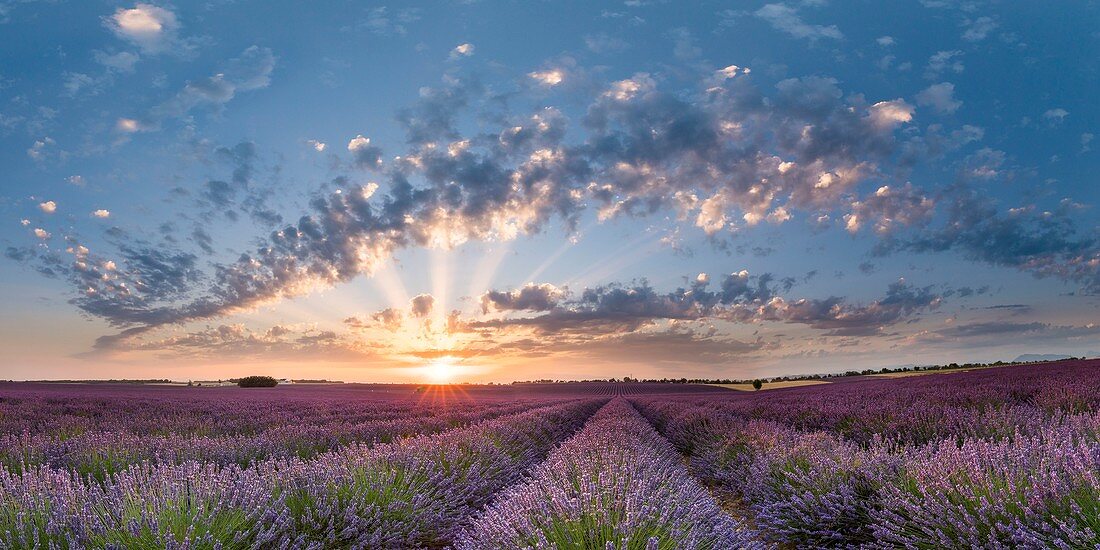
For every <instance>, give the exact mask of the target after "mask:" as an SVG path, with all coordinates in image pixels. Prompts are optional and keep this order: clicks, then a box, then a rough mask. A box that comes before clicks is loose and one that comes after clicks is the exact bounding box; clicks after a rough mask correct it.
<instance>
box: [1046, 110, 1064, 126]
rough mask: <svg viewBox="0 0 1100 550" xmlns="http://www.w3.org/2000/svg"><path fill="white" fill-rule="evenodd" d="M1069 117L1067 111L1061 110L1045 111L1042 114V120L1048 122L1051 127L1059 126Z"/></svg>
mask: <svg viewBox="0 0 1100 550" xmlns="http://www.w3.org/2000/svg"><path fill="white" fill-rule="evenodd" d="M1067 116H1069V111H1067V110H1065V109H1062V108H1055V109H1047V110H1046V112H1044V113H1043V120H1045V121H1047V122H1049V123H1050V124H1052V125H1055V124H1061V123H1062V122H1063V121H1064V120H1066V117H1067Z"/></svg>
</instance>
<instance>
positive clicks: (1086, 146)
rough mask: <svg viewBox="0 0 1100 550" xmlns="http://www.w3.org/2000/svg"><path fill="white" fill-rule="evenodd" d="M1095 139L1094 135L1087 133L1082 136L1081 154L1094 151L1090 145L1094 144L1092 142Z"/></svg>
mask: <svg viewBox="0 0 1100 550" xmlns="http://www.w3.org/2000/svg"><path fill="white" fill-rule="evenodd" d="M1095 137H1096V136H1094V135H1092V134H1090V133H1088V132H1085V133H1083V134H1081V152H1082V153H1087V152H1089V151H1091V150H1092V147H1091V146H1090V144H1091V143H1092V140H1093V138H1095Z"/></svg>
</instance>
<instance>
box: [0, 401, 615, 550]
mask: <svg viewBox="0 0 1100 550" xmlns="http://www.w3.org/2000/svg"><path fill="white" fill-rule="evenodd" d="M603 402H604V401H603V400H584V401H572V402H569V403H565V404H561V405H555V406H550V407H545V408H539V409H534V410H531V411H527V412H524V413H519V414H515V415H511V416H507V417H502V418H497V419H494V420H489V421H486V422H482V423H479V424H477V425H474V426H470V427H467V428H462V429H456V430H451V431H447V432H443V433H440V434H435V435H426V436H419V437H412V438H406V439H402V440H400V441H397V442H394V443H389V444H384V445H379V446H377V447H374V448H370V449H366V448H362V447H354V448H345V449H341V450H338V451H333V452H328V453H323V454H321V455H319V456H318V457H316V458H315V459H312V460H301V459H297V458H295V459H274V460H267V461H263V462H260V463H257V464H255V465H253V466H251V467H247V468H242V467H240V466H238V465H228V466H220V465H216V464H199V463H196V462H186V463H183V464H179V465H169V464H160V465H154V464H139V465H133V466H130V467H127V468H126V469H124V470H122V471H121V472H119V473H115V474H112V475H110V476H109V477H108V478H107V479H106V480H105V482H103V483H100V482H95V481H91V480H88V479H86V478H82V477H81V476H79V475H77V474H75V473H74V472H71V471H67V470H59V469H54V468H49V467H37V468H33V469H29V470H27V471H23V472H21V473H14V472H10V471H7V470H3V469H0V548H32V547H33V548H65V549H68V548H189V549H198V548H210V549H213V548H317V549H319V548H334V547H339V548H407V547H420V546H427V547H440V546H443V545H445V544H447V543H449V541H450V540H452V539H453V537H454V536H455V535H456V534H457V533H458V532H459V530H460V529H461V528H462V527H463V525H464V522H468V521H469V519H470V518H471V517H472V516H473V514H474V513H476V511H477V510H478V509H479V508H480V507H482V506H484V505H485V504H487V503H488V502H489V500H490V499H491V498H492V495H493V494H494V493H495V492H497V491H498V490H500V489H501V488H503V487H506V486H507V485H509V484H511V483H514V482H515V481H516V480H518V479H519V478H520V476H521V475H522V472H523V471H524V470H526V469H528V468H530V467H531V466H533V465H534V464H536V463H538V462H539V461H541V460H542V459H543V458H544V457H545V455H546V453H548V452H549V451H550V449H551V448H552V447H553V446H554V445H555V443H556V442H557V441H560V440H562V439H563V438H565V437H567V436H568V435H570V434H571V433H572V432H573V431H575V430H576V429H578V428H579V427H580V426H581V425H582V424H583V423H584V421H585V419H587V417H588V416H590V415H591V414H592V413H593V412H594V411H595V410H596V409H597V408H598V407H599V406H600V405H602V403H603Z"/></svg>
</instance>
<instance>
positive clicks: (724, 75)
mask: <svg viewBox="0 0 1100 550" xmlns="http://www.w3.org/2000/svg"><path fill="white" fill-rule="evenodd" d="M751 72H752V69H749V68H748V67H738V66H737V65H730V66H728V67H726V68H724V69H719V70H717V71H714V76H715V77H717V78H718V79H720V80H729V79H731V78H733V77H735V76H737V75H739V74H749V73H751Z"/></svg>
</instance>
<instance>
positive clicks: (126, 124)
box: [115, 118, 142, 134]
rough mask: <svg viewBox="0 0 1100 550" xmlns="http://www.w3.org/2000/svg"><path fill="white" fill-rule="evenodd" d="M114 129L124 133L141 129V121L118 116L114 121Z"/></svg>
mask: <svg viewBox="0 0 1100 550" xmlns="http://www.w3.org/2000/svg"><path fill="white" fill-rule="evenodd" d="M115 129H117V130H118V131H120V132H123V133H126V134H132V133H134V132H138V131H141V130H142V127H141V123H140V122H138V121H137V120H135V119H132V118H120V119H118V120H117V121H116V122H115Z"/></svg>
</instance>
